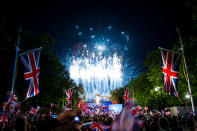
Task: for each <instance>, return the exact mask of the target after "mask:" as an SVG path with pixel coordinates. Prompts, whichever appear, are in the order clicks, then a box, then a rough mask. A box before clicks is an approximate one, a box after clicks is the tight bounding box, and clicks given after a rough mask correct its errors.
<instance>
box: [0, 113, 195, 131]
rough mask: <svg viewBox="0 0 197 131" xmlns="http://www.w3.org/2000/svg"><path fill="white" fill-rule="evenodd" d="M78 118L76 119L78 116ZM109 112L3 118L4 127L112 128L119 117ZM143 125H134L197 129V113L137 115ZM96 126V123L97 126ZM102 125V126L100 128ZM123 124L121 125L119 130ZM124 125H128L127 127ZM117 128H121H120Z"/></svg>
mask: <svg viewBox="0 0 197 131" xmlns="http://www.w3.org/2000/svg"><path fill="white" fill-rule="evenodd" d="M76 116H78V117H79V119H78V120H77V121H76V120H75V117H76ZM118 117H119V115H118V114H117V115H116V116H115V117H114V118H113V117H110V116H109V115H107V114H102V115H96V114H95V115H82V113H81V111H80V110H67V111H64V112H63V113H60V114H58V115H57V117H56V118H53V117H52V116H51V115H50V114H39V113H37V114H30V113H24V114H23V113H20V114H18V115H16V117H15V119H14V121H8V123H3V122H0V127H1V131H51V130H54V131H67V130H68V131H75V130H76V131H89V130H92V129H94V128H91V126H92V127H93V125H92V124H98V123H101V124H100V125H108V128H106V130H112V129H113V128H112V126H113V124H114V123H113V122H114V120H115V119H118ZM137 118H138V121H142V126H135V123H134V126H133V128H132V129H133V130H139V131H195V130H197V116H195V115H193V114H189V113H187V114H184V115H178V116H172V115H165V114H160V113H151V114H150V113H145V114H138V115H137ZM95 128H97V127H95ZM98 129H99V128H98ZM121 129H123V128H120V130H121ZM124 129H125V128H124ZM117 130H118V129H117Z"/></svg>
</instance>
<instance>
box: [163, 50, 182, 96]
mask: <svg viewBox="0 0 197 131" xmlns="http://www.w3.org/2000/svg"><path fill="white" fill-rule="evenodd" d="M160 51H161V57H162V73H163V79H164V86H163V91H164V92H166V93H167V94H168V95H172V96H176V97H178V87H177V84H178V77H179V62H180V54H178V53H173V52H171V51H166V50H163V49H160Z"/></svg>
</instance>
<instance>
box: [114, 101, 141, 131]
mask: <svg viewBox="0 0 197 131" xmlns="http://www.w3.org/2000/svg"><path fill="white" fill-rule="evenodd" d="M134 105H135V103H133V100H129V101H128V102H127V104H126V105H125V106H124V108H123V109H122V111H121V112H120V114H119V115H118V116H117V117H116V119H115V120H114V121H113V123H112V129H111V130H112V131H133V130H136V129H137V128H139V127H142V121H141V120H139V119H138V118H137V117H138V113H137V109H136V108H135V107H134Z"/></svg>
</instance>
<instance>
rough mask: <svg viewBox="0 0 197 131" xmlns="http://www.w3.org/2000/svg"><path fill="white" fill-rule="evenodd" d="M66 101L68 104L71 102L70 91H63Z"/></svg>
mask: <svg viewBox="0 0 197 131" xmlns="http://www.w3.org/2000/svg"><path fill="white" fill-rule="evenodd" d="M65 94H66V100H67V101H68V102H70V101H71V100H72V89H69V90H68V92H67V91H66V90H65Z"/></svg>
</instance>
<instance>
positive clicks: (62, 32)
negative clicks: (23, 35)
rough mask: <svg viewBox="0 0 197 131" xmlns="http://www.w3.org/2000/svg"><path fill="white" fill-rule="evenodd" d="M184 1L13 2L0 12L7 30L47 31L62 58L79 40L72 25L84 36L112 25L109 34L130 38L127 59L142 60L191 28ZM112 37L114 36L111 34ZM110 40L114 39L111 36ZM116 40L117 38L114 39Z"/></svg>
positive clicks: (3, 7) (35, 32)
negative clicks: (19, 27)
mask: <svg viewBox="0 0 197 131" xmlns="http://www.w3.org/2000/svg"><path fill="white" fill-rule="evenodd" d="M185 3H186V1H181V0H179V1H177V0H174V1H173V3H172V1H166V0H165V1H159V2H158V1H154V2H153V1H149V0H148V1H146V2H128V1H124V2H121V1H117V2H115V1H108V2H104V1H99V2H93V1H91V2H77V1H75V2H54V1H53V2H50V1H47V2H35V1H34V2H29V1H28V2H15V3H12V4H10V3H5V4H1V10H2V11H1V12H2V13H3V14H6V16H7V17H8V20H9V22H10V27H9V28H10V30H12V31H13V32H15V31H16V26H17V25H22V27H23V29H31V30H32V31H33V34H34V35H35V36H38V35H39V34H40V33H41V32H49V33H50V34H51V36H52V37H54V38H55V45H53V48H54V49H55V53H56V54H57V55H58V56H59V57H65V56H64V54H65V55H66V53H65V52H66V49H67V48H69V47H71V46H72V45H73V43H75V42H76V39H78V36H77V31H76V30H75V26H76V25H79V27H80V31H81V32H82V33H83V34H86V32H87V31H88V30H89V28H90V27H93V28H94V29H96V30H98V32H99V31H100V32H102V31H103V30H105V29H107V27H108V26H112V27H113V30H112V32H116V33H117V32H121V31H125V32H127V34H128V35H129V36H130V40H129V42H128V43H127V47H128V49H129V50H128V51H129V55H128V56H127V57H130V58H132V59H133V58H134V57H137V59H140V60H142V62H143V60H144V59H145V57H146V54H147V52H148V51H150V50H154V49H157V48H158V47H159V46H161V47H164V48H168V49H169V48H170V47H171V46H172V44H173V43H174V42H176V41H177V40H178V37H177V32H176V26H177V25H178V26H180V27H181V29H182V32H183V35H188V34H189V33H190V29H191V27H190V26H191V14H190V12H189V10H188V9H186V4H185ZM112 35H113V33H112ZM112 37H113V36H112ZM114 37H116V36H114Z"/></svg>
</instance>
